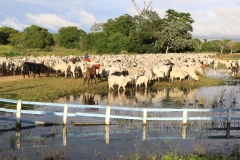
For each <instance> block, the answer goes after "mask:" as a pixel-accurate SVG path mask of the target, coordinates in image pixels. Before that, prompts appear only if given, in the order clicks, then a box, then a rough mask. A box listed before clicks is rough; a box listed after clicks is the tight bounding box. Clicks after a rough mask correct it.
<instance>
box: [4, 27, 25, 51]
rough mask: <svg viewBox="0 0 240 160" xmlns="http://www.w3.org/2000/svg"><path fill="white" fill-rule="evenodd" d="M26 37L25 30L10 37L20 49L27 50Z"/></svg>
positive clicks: (10, 40)
mask: <svg viewBox="0 0 240 160" xmlns="http://www.w3.org/2000/svg"><path fill="white" fill-rule="evenodd" d="M26 39H27V33H24V32H19V33H15V34H11V35H10V37H9V38H8V40H9V42H10V44H11V45H12V46H13V47H14V48H16V49H18V50H19V51H21V50H25V49H26V48H27V47H26V44H25V41H26Z"/></svg>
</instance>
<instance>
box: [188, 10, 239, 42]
mask: <svg viewBox="0 0 240 160" xmlns="http://www.w3.org/2000/svg"><path fill="white" fill-rule="evenodd" d="M239 10H240V7H234V8H214V9H212V10H211V11H210V10H209V11H200V12H195V13H193V14H192V17H193V19H194V20H195V22H194V23H193V28H194V31H193V36H196V37H201V38H207V39H209V38H211V39H222V38H227V39H240V32H239V29H238V28H239V26H240V12H239Z"/></svg>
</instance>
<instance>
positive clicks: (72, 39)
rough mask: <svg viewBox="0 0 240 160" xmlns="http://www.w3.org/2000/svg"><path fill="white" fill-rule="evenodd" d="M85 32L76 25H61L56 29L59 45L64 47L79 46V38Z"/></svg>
mask: <svg viewBox="0 0 240 160" xmlns="http://www.w3.org/2000/svg"><path fill="white" fill-rule="evenodd" d="M85 34H86V33H85V32H84V31H83V30H82V29H77V27H71V26H70V27H62V28H60V29H59V30H58V42H59V46H61V47H64V48H77V47H79V43H80V40H81V38H82V36H83V35H85Z"/></svg>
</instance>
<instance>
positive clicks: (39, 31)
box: [8, 25, 55, 50]
mask: <svg viewBox="0 0 240 160" xmlns="http://www.w3.org/2000/svg"><path fill="white" fill-rule="evenodd" d="M8 40H9V42H10V44H11V45H13V46H14V47H16V48H18V49H21V50H22V49H27V48H31V49H45V48H48V47H50V46H53V45H54V44H55V42H54V39H53V35H52V34H51V33H49V32H48V30H47V29H44V28H41V27H39V26H35V25H32V26H30V27H27V28H25V29H24V31H23V32H21V33H15V34H11V35H10V38H9V39H8Z"/></svg>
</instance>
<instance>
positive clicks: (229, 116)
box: [0, 98, 240, 125]
mask: <svg viewBox="0 0 240 160" xmlns="http://www.w3.org/2000/svg"><path fill="white" fill-rule="evenodd" d="M0 101H1V102H6V103H14V104H16V105H17V109H16V110H14V109H6V108H0V111H1V112H8V113H16V123H17V124H19V125H21V114H33V115H53V116H62V117H63V123H62V124H66V123H67V117H76V116H87V117H102V118H105V125H109V124H110V119H111V118H116V119H129V120H140V121H142V122H143V124H144V125H145V124H147V121H168V120H176V121H182V124H184V125H185V124H187V121H188V120H226V121H227V123H231V121H232V120H240V117H239V116H237V117H232V113H233V112H239V111H240V109H231V108H229V109H188V108H183V109H172V108H130V107H116V106H111V107H110V106H101V105H79V104H62V103H45V102H31V101H22V100H11V99H4V98H0ZM22 104H28V105H38V106H49V107H51V106H55V107H63V108H64V110H63V112H51V111H33V110H22ZM68 108H97V109H105V110H106V114H96V113H82V112H76V113H68ZM112 110H122V111H132V112H142V116H141V117H140V116H126V115H111V111H112ZM151 112H153V113H156V112H182V116H181V117H147V116H148V113H151ZM189 112H208V113H210V112H222V113H226V114H224V116H225V117H224V116H220V117H216V116H214V117H209V116H208V117H202V116H201V117H189V116H188V113H189ZM3 119H4V120H7V119H8V118H0V120H3ZM26 121H27V120H25V122H26ZM22 122H23V120H22ZM39 123H40V122H39Z"/></svg>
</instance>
